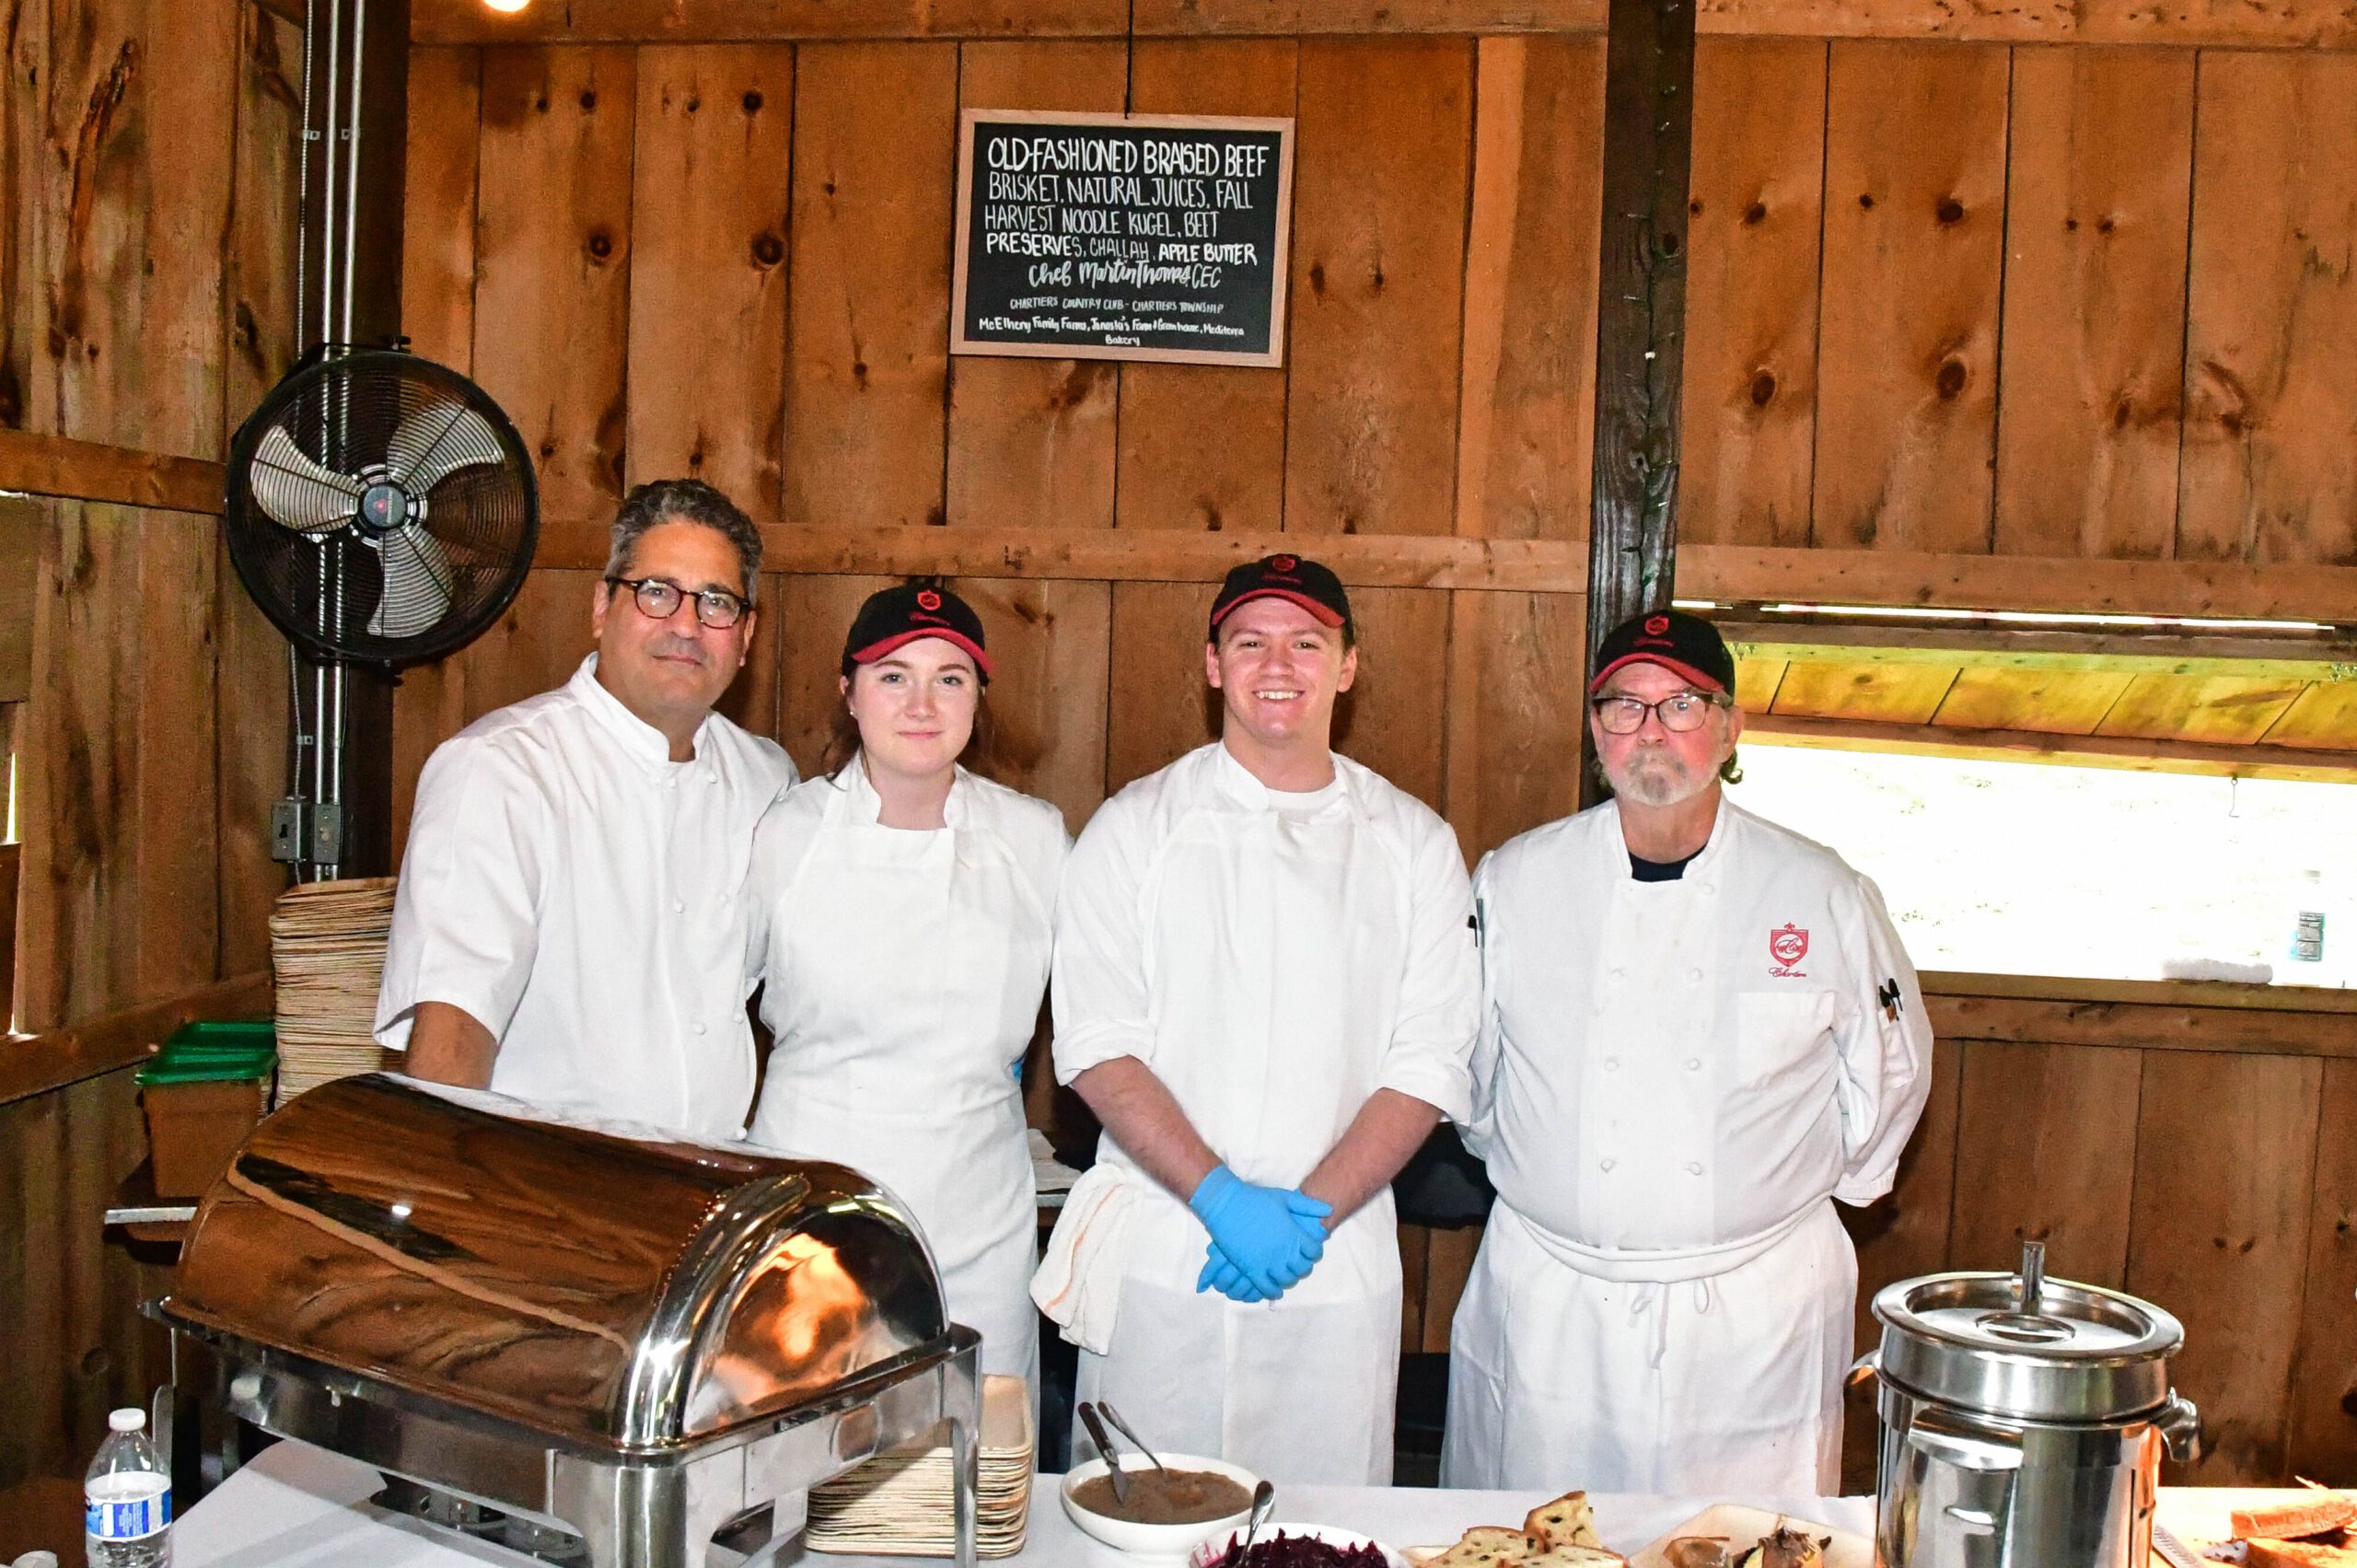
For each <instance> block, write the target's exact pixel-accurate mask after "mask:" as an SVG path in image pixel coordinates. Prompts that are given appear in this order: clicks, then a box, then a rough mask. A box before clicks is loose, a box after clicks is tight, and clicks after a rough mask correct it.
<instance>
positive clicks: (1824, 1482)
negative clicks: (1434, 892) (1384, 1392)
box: [1442, 802, 1931, 1494]
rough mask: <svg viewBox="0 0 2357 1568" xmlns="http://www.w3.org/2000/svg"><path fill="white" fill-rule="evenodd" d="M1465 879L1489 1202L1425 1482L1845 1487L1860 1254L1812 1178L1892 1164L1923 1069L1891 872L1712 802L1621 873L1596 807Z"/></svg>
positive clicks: (1839, 1184) (1613, 835)
mask: <svg viewBox="0 0 2357 1568" xmlns="http://www.w3.org/2000/svg"><path fill="white" fill-rule="evenodd" d="M1477 896H1478V897H1480V900H1481V908H1482V921H1483V933H1484V935H1483V955H1482V956H1483V976H1484V990H1485V993H1486V996H1485V1005H1484V1016H1483V1033H1482V1045H1481V1048H1480V1051H1478V1052H1477V1058H1476V1068H1475V1077H1476V1092H1475V1098H1476V1101H1477V1119H1476V1122H1475V1125H1474V1127H1473V1128H1472V1129H1470V1130H1469V1132H1470V1136H1469V1142H1471V1143H1472V1144H1474V1145H1475V1147H1476V1149H1477V1151H1478V1152H1480V1153H1481V1154H1482V1155H1483V1156H1484V1157H1485V1158H1487V1159H1488V1160H1489V1162H1490V1167H1491V1174H1492V1179H1494V1180H1495V1182H1496V1184H1497V1188H1498V1191H1499V1199H1500V1201H1499V1203H1498V1205H1497V1207H1496V1209H1495V1210H1494V1211H1493V1214H1492V1221H1491V1224H1490V1225H1489V1228H1488V1230H1487V1231H1486V1233H1485V1234H1484V1236H1483V1237H1482V1242H1481V1249H1480V1257H1479V1258H1478V1259H1477V1260H1476V1262H1475V1265H1474V1272H1473V1276H1472V1279H1471V1280H1470V1282H1469V1284H1468V1287H1467V1290H1466V1294H1465V1296H1464V1299H1463V1300H1462V1301H1461V1302H1460V1303H1459V1304H1458V1307H1457V1317H1456V1319H1455V1322H1454V1325H1453V1328H1452V1331H1451V1337H1450V1368H1449V1376H1450V1386H1449V1413H1448V1427H1447V1437H1446V1445H1445V1447H1444V1452H1443V1458H1442V1484H1443V1485H1445V1486H1452V1487H1508V1488H1522V1487H1542V1486H1548V1485H1551V1484H1558V1483H1559V1480H1558V1478H1560V1477H1562V1476H1565V1475H1570V1476H1575V1477H1577V1478H1578V1479H1579V1480H1580V1481H1581V1483H1582V1484H1584V1485H1585V1486H1587V1487H1589V1488H1590V1489H1591V1490H1601V1491H1610V1492H1657V1493H1679V1492H1725V1491H1743V1492H1748V1493H1768V1494H1775V1493H1784V1494H1805V1493H1822V1492H1831V1491H1834V1490H1836V1489H1837V1488H1838V1485H1839V1481H1840V1436H1841V1395H1840V1386H1841V1378H1842V1376H1843V1374H1844V1373H1845V1372H1846V1371H1847V1370H1848V1367H1849V1364H1850V1354H1851V1331H1852V1330H1851V1324H1852V1312H1853V1307H1854V1302H1855V1297H1856V1291H1857V1261H1856V1256H1855V1253H1854V1251H1853V1249H1852V1247H1851V1244H1850V1240H1849V1237H1848V1236H1847V1235H1846V1234H1845V1233H1844V1231H1843V1230H1842V1228H1841V1225H1840V1220H1839V1218H1838V1217H1837V1216H1836V1214H1835V1213H1834V1211H1833V1206H1832V1203H1831V1202H1830V1200H1831V1199H1832V1198H1834V1197H1837V1196H1838V1197H1840V1198H1842V1199H1844V1200H1846V1201H1849V1202H1866V1201H1869V1200H1870V1199H1872V1198H1873V1197H1875V1196H1876V1195H1877V1194H1879V1193H1880V1192H1882V1191H1887V1189H1888V1187H1889V1185H1890V1181H1891V1179H1892V1175H1893V1172H1894V1171H1895V1169H1896V1167H1897V1164H1898V1156H1899V1154H1900V1152H1901V1150H1902V1149H1903V1148H1904V1146H1905V1144H1906V1140H1907V1136H1908V1133H1909V1132H1910V1131H1911V1130H1912V1128H1913V1126H1914V1123H1915V1120H1916V1118H1917V1116H1918V1115H1919V1114H1920V1113H1921V1110H1922V1102H1923V1097H1924V1095H1925V1093H1926V1092H1927V1090H1928V1086H1929V1069H1930V1049H1931V1038H1930V1031H1929V1029H1928V1028H1926V1027H1925V1026H1924V1024H1923V1021H1922V1002H1921V998H1920V995H1919V994H1918V993H1917V989H1916V985H1915V977H1914V971H1913V970H1912V969H1911V968H1910V966H1909V965H1908V963H1907V960H1906V956H1905V953H1904V951H1903V949H1902V948H1901V947H1900V946H1899V944H1898V937H1897V935H1896V933H1895V932H1894V931H1892V929H1891V927H1890V923H1889V920H1888V917H1887V914H1885V913H1884V912H1883V909H1882V903H1881V899H1880V896H1879V895H1878V894H1876V893H1875V891H1874V889H1873V886H1872V884H1871V883H1868V882H1867V881H1866V880H1865V879H1864V877H1859V876H1858V875H1857V873H1855V872H1854V871H1852V870H1851V869H1850V868H1849V867H1848V866H1846V865H1842V864H1841V862H1840V860H1839V859H1838V858H1837V857H1836V856H1834V855H1832V854H1830V853H1829V852H1828V851H1826V850H1824V849H1822V848H1821V847H1819V846H1817V845H1815V844H1812V843H1809V842H1807V841H1805V840H1802V839H1799V838H1798V837H1797V836H1795V835H1793V834H1789V833H1786V832H1784V831H1783V830H1781V829H1777V828H1774V827H1773V826H1772V825H1771V824H1767V823H1764V822H1761V821H1760V820H1759V819H1757V818H1753V817H1751V816H1749V815H1748V814H1747V813H1744V812H1742V811H1741V810H1739V809H1737V808H1736V807H1733V806H1732V805H1729V804H1726V803H1724V802H1723V803H1722V805H1721V808H1720V814H1719V821H1718V824H1717V826H1716V827H1715V828H1714V830H1713V836H1712V840H1711V842H1710V843H1709V844H1708V845H1707V846H1706V847H1705V848H1704V850H1703V851H1702V853H1701V854H1699V855H1697V856H1696V857H1695V859H1694V860H1693V861H1692V862H1690V863H1689V865H1688V866H1687V867H1686V870H1685V875H1684V876H1683V877H1681V878H1679V879H1678V880H1675V881H1671V882H1664V883H1638V882H1636V881H1635V880H1634V879H1633V878H1632V877H1631V875H1630V873H1629V862H1628V854H1627V850H1626V847H1625V844H1624V843H1623V842H1622V839H1621V836H1620V825H1619V820H1618V817H1617V815H1616V813H1615V809H1614V808H1613V807H1600V808H1598V809H1597V810H1596V811H1592V812H1588V813H1584V814H1583V815H1582V816H1580V817H1578V818H1573V819H1567V820H1566V821H1564V822H1560V823H1555V824H1550V826H1549V827H1547V828H1542V829H1539V830H1537V831H1535V832H1532V833H1529V834H1527V835H1524V837H1523V838H1521V839H1517V840H1515V842H1512V843H1510V844H1508V845H1507V846H1505V847H1504V848H1503V849H1501V850H1500V851H1499V852H1498V853H1497V854H1496V855H1495V856H1494V857H1492V861H1491V862H1490V863H1489V864H1486V865H1484V866H1483V868H1482V876H1481V880H1480V884H1479V885H1478V888H1477ZM1573 955H1577V956H1579V957H1577V958H1574V957H1573ZM1567 960H1568V961H1567ZM1886 989H1887V990H1888V991H1889V992H1890V993H1891V994H1892V995H1894V996H1896V997H1897V998H1898V1001H1897V1002H1896V1003H1895V1004H1888V1003H1887V1002H1886V1000H1885V998H1884V993H1885V991H1886Z"/></svg>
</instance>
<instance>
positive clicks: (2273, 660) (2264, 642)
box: [1718, 618, 2357, 681]
mask: <svg viewBox="0 0 2357 1568" xmlns="http://www.w3.org/2000/svg"><path fill="white" fill-rule="evenodd" d="M1718 634H1721V636H1725V639H1727V648H1733V653H1735V657H1737V660H1744V657H1756V660H1784V663H1808V665H1949V668H1954V665H1958V663H1961V665H1963V668H1968V669H2058V672H2081V674H2096V672H2112V674H2121V672H2124V674H2239V677H2251V679H2282V681H2336V679H2350V677H2352V674H2357V644H2350V642H2343V639H2339V636H2316V639H2312V642H2298V639H2289V636H2286V639H2260V636H2248V639H2242V636H2168V634H2154V636H2138V634H2133V632H2131V634H2119V636H2074V634H2067V632H2013V630H1996V627H1958V625H1954V622H1931V625H1923V627H1839V625H1805V627H1803V625H1760V622H1739V621H1725V618H1718Z"/></svg>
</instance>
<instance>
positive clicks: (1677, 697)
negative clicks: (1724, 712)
mask: <svg viewBox="0 0 2357 1568" xmlns="http://www.w3.org/2000/svg"><path fill="white" fill-rule="evenodd" d="M1725 701H1726V699H1725V698H1724V697H1715V696H1713V695H1712V694H1711V693H1709V692H1707V691H1672V692H1671V693H1670V694H1669V695H1668V696H1666V697H1664V698H1663V699H1661V701H1659V702H1657V703H1648V702H1646V701H1645V700H1644V699H1643V698H1641V697H1617V696H1615V697H1591V698H1590V699H1588V706H1589V707H1591V708H1593V709H1595V710H1596V723H1597V724H1598V725H1600V726H1603V729H1604V733H1605V734H1607V735H1634V734H1636V733H1637V731H1639V730H1641V729H1643V728H1644V727H1645V715H1646V714H1657V715H1658V716H1659V717H1660V719H1661V726H1662V728H1664V729H1666V730H1668V731H1669V732H1670V733H1671V734H1673V735H1684V734H1687V733H1689V731H1693V730H1698V729H1700V728H1701V727H1702V721H1703V720H1704V719H1705V718H1708V717H1709V716H1710V713H1711V710H1712V709H1713V708H1715V707H1717V706H1718V705H1719V704H1720V703H1724V702H1725Z"/></svg>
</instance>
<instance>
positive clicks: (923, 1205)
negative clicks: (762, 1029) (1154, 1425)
mask: <svg viewBox="0 0 2357 1568" xmlns="http://www.w3.org/2000/svg"><path fill="white" fill-rule="evenodd" d="M1043 813H1044V814H1045V816H1044V818H1043V817H1042V814H1043ZM876 814H877V797H876V795H875V791H874V789H873V788H872V787H871V786H870V785H869V784H868V783H867V781H866V777H865V773H864V772H862V770H861V768H860V766H859V764H858V762H857V761H853V763H852V764H851V765H850V766H849V767H847V768H845V769H844V770H843V772H842V775H841V776H840V777H839V778H838V779H835V780H828V779H823V778H822V779H813V780H811V781H810V782H809V783H808V784H804V785H802V786H800V787H799V788H797V789H796V790H795V791H794V792H793V794H792V795H791V796H788V797H787V798H786V799H785V800H784V801H782V802H780V803H779V806H778V807H777V808H776V809H775V810H773V811H772V816H771V818H770V819H767V820H765V821H764V822H763V824H762V830H761V835H759V836H758V837H757V841H756V848H755V857H754V867H753V873H752V887H753V889H754V893H755V896H756V897H758V898H759V900H761V908H760V910H759V911H758V912H756V913H755V915H754V917H753V920H754V928H755V932H756V935H757V939H759V940H761V948H760V949H759V950H757V951H756V953H755V954H754V955H753V958H754V961H755V962H756V963H757V964H758V965H759V973H760V975H761V979H762V980H763V981H765V982H766V985H767V990H766V992H765V993H764V995H763V999H762V1003H761V1016H762V1019H763V1021H764V1022H766V1023H767V1024H768V1025H769V1027H770V1028H771V1030H772V1033H773V1034H774V1035H775V1037H776V1044H775V1046H774V1047H773V1048H772V1051H771V1053H770V1059H769V1071H768V1076H767V1078H766V1080H765V1082H764V1084H763V1086H762V1089H761V1105H760V1109H758V1110H757V1111H756V1112H755V1114H754V1118H753V1124H752V1129H751V1131H750V1132H749V1137H750V1139H751V1140H752V1141H753V1142H755V1143H759V1144H767V1145H769V1146H771V1147H773V1148H777V1149H782V1150H785V1151H789V1152H791V1153H794V1154H796V1155H803V1156H811V1157H815V1158H821V1159H829V1160H833V1161H837V1162H839V1163H841V1164H843V1165H847V1166H850V1167H853V1169H855V1170H858V1171H859V1172H861V1173H862V1174H863V1175H865V1176H868V1177H871V1178H873V1179H876V1180H877V1181H878V1182H881V1183H882V1184H883V1185H884V1187H885V1188H886V1189H888V1191H890V1192H891V1193H892V1194H893V1196H894V1197H896V1198H898V1199H899V1200H900V1202H903V1203H904V1204H906V1205H907V1206H908V1208H909V1210H910V1212H911V1214H912V1215H913V1217H914V1218H915V1220H916V1222H917V1225H918V1226H919V1227H920V1229H922V1231H923V1234H924V1237H925V1240H926V1242H927V1244H928V1245H929V1246H930V1247H931V1249H932V1251H933V1255H934V1261H935V1266H936V1267H937V1268H938V1269H939V1270H940V1272H941V1276H942V1283H943V1289H944V1291H945V1293H946V1295H947V1297H948V1304H949V1316H950V1318H951V1320H952V1321H954V1322H958V1323H963V1324H966V1325H968V1326H969V1327H970V1328H973V1329H975V1330H978V1331H980V1332H981V1336H982V1347H981V1360H982V1369H983V1370H984V1371H985V1372H991V1373H1004V1374H1008V1375H1011V1376H1020V1377H1027V1378H1028V1377H1033V1376H1035V1375H1036V1365H1037V1352H1038V1318H1037V1316H1036V1314H1035V1312H1034V1310H1033V1307H1032V1305H1031V1300H1030V1296H1029V1295H1028V1283H1029V1280H1030V1275H1031V1269H1032V1264H1033V1261H1034V1253H1035V1251H1036V1237H1037V1235H1038V1221H1037V1217H1036V1216H1037V1209H1036V1207H1035V1202H1036V1200H1035V1198H1034V1195H1033V1191H1032V1176H1031V1161H1030V1156H1029V1153H1028V1149H1027V1147H1026V1143H1025V1133H1024V1121H1023V1103H1022V1096H1021V1093H1020V1091H1019V1088H1018V1086H1017V1085H1016V1079H1015V1077H1014V1075H1013V1074H1012V1072H1011V1071H1010V1069H1011V1068H1012V1066H1013V1064H1014V1063H1016V1062H1017V1061H1019V1060H1020V1059H1021V1057H1022V1054H1023V1051H1024V1049H1025V1048H1026V1046H1027V1045H1028V1043H1029V1041H1030V1039H1031V1035H1032V1031H1033V1029H1034V1028H1036V1025H1037V1020H1038V1017H1039V1001H1040V997H1041V994H1042V993H1043V992H1044V991H1045V989H1046V986H1047V980H1048V956H1049V946H1050V925H1049V920H1050V913H1051V904H1052V900H1053V897H1054V891H1053V889H1052V887H1050V888H1047V889H1041V888H1040V887H1039V886H1038V885H1037V883H1038V881H1039V876H1040V874H1041V873H1040V870H1039V862H1041V861H1042V860H1045V861H1046V862H1047V865H1048V867H1049V874H1050V875H1052V867H1053V865H1054V862H1055V861H1056V860H1059V859H1060V858H1061V855H1062V833H1063V830H1062V821H1061V819H1054V820H1053V821H1052V823H1048V822H1047V821H1046V820H1045V819H1046V818H1053V817H1054V807H1051V806H1047V805H1046V803H1044V802H1039V801H1033V800H1028V799H1027V798H1026V797H1023V796H1016V795H1015V794H1014V793H1013V792H1012V791H1007V790H1003V789H1000V788H998V786H996V785H993V784H988V783H986V782H985V781H981V780H977V779H973V778H970V777H969V776H968V775H966V774H964V773H963V772H961V773H960V774H959V776H958V783H957V784H956V785H955V786H954V787H953V789H952V792H951V795H950V804H949V809H948V811H947V812H946V816H947V818H948V820H949V824H950V825H949V826H948V827H946V828H942V829H939V830H932V831H920V830H903V829H897V828H886V827H883V826H880V825H879V824H878V823H877V820H876ZM1010 814H1017V815H1018V816H1019V817H1020V818H1021V819H1022V820H1020V821H1018V822H1008V821H1006V820H1004V819H1005V818H1006V817H1008V816H1009V815H1010ZM814 815H815V817H816V820H815V822H814V821H813V820H812V818H813V817H814ZM1034 819H1037V820H1034ZM1026 826H1028V828H1029V829H1030V831H1029V832H1028V834H1027V833H1024V832H1022V831H1020V828H1022V827H1026ZM1011 829H1013V830H1014V831H1010V830H1011ZM1049 835H1052V848H1051V849H1050V848H1043V847H1042V846H1043V845H1045V844H1047V843H1048V842H1049ZM1026 840H1028V841H1030V842H1025V841H1026ZM803 842H807V850H802V849H801V845H802V843H803ZM1026 850H1028V851H1029V852H1030V853H1029V854H1028V858H1029V859H1030V860H1031V861H1032V862H1033V864H1032V865H1029V866H1027V865H1025V864H1024V860H1025V858H1026V855H1025V854H1024V853H1023V852H1024V851H1026ZM795 851H800V853H799V855H798V860H797V859H796V858H795ZM782 861H784V862H791V863H792V864H790V865H781V864H780V862H782ZM779 877H783V882H782V885H781V883H780V882H779V881H778V880H777V878H779ZM764 926H765V927H766V931H765V935H764V934H763V928H764Z"/></svg>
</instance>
